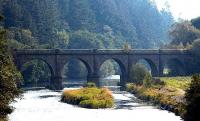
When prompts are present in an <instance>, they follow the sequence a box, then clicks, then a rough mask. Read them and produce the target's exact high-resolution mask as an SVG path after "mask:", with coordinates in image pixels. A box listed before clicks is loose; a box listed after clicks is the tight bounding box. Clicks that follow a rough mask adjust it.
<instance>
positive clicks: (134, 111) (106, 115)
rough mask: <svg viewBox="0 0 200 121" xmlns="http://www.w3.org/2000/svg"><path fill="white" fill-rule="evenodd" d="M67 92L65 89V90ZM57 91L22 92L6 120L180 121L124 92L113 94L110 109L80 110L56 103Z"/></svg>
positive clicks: (59, 93)
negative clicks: (112, 104)
mask: <svg viewBox="0 0 200 121" xmlns="http://www.w3.org/2000/svg"><path fill="white" fill-rule="evenodd" d="M68 89H69V88H68ZM60 96H61V92H54V91H50V90H39V91H26V92H25V93H24V94H23V98H22V99H16V102H14V103H12V104H11V105H12V106H14V107H15V108H16V109H15V111H14V112H13V113H12V114H11V115H9V117H8V118H9V120H10V121H181V118H180V117H179V116H175V115H174V114H173V113H170V112H168V111H163V110H159V109H156V108H155V107H152V106H148V105H147V104H145V103H142V102H141V101H140V100H138V99H137V98H136V97H134V95H132V94H130V93H127V92H120V91H118V92H113V96H114V98H115V101H116V106H115V107H114V108H112V109H84V108H79V107H77V106H73V105H69V104H65V103H62V102H60Z"/></svg>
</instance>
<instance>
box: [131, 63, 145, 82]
mask: <svg viewBox="0 0 200 121" xmlns="http://www.w3.org/2000/svg"><path fill="white" fill-rule="evenodd" d="M146 73H148V71H147V69H146V68H145V67H144V66H143V65H141V64H136V65H133V66H132V68H131V73H130V74H131V75H130V78H131V80H130V81H131V82H133V83H135V84H138V85H142V83H143V80H144V77H145V75H146Z"/></svg>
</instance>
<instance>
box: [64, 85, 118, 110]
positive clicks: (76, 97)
mask: <svg viewBox="0 0 200 121" xmlns="http://www.w3.org/2000/svg"><path fill="white" fill-rule="evenodd" d="M61 101H62V102H66V103H69V104H73V105H78V106H80V107H84V108H91V109H98V108H111V107H113V105H114V99H113V97H112V93H111V92H110V91H109V90H108V89H106V88H102V89H99V88H94V87H93V88H82V89H77V90H64V92H63V94H62V99H61Z"/></svg>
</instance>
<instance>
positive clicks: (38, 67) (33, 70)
mask: <svg viewBox="0 0 200 121" xmlns="http://www.w3.org/2000/svg"><path fill="white" fill-rule="evenodd" d="M20 72H21V73H22V76H23V80H24V81H23V82H22V83H21V86H22V87H49V86H50V83H51V79H52V76H53V70H52V68H51V66H50V65H49V64H48V63H47V62H45V61H44V60H41V59H33V60H30V61H27V62H25V63H23V64H22V66H21V68H20Z"/></svg>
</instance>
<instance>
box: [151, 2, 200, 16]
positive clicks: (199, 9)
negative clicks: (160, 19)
mask: <svg viewBox="0 0 200 121" xmlns="http://www.w3.org/2000/svg"><path fill="white" fill-rule="evenodd" d="M154 1H155V2H156V4H157V6H158V8H159V9H161V8H163V7H164V5H165V2H166V1H167V2H168V3H169V6H170V11H171V12H172V14H173V16H174V17H175V18H176V19H178V18H182V19H187V20H190V19H192V18H196V17H199V16H200V0H154Z"/></svg>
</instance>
